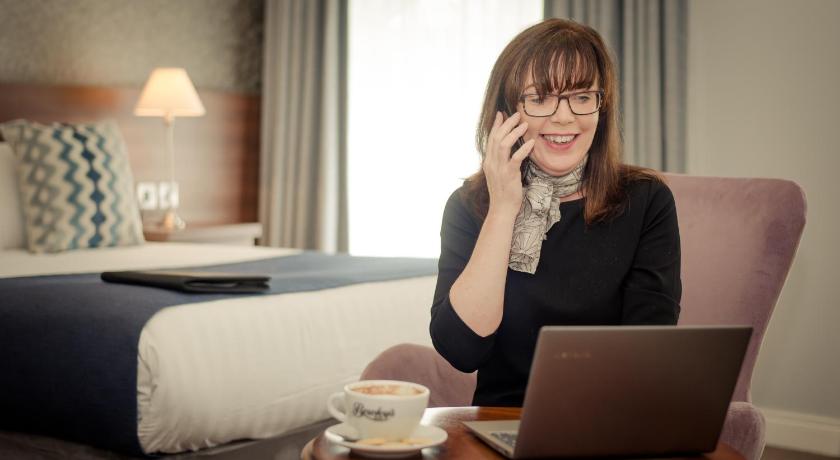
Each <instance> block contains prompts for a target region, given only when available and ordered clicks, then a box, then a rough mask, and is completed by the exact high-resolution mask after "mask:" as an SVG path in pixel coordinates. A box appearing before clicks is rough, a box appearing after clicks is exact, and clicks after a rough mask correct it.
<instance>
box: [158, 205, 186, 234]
mask: <svg viewBox="0 0 840 460" xmlns="http://www.w3.org/2000/svg"><path fill="white" fill-rule="evenodd" d="M158 225H159V226H160V228H162V229H164V230H167V231H177V230H183V229H185V228H187V223H186V222H184V219H181V217H180V216H179V215H178V213H177V212H176V211H175V210H174V209H167V210H166V214H164V215H163V219H162V220H161V221H160V224H158Z"/></svg>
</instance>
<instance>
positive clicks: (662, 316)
mask: <svg viewBox="0 0 840 460" xmlns="http://www.w3.org/2000/svg"><path fill="white" fill-rule="evenodd" d="M584 200H585V199H579V200H575V201H568V202H564V203H561V204H560V211H561V215H562V217H561V219H560V221H559V222H558V223H556V224H554V226H553V227H551V229H550V230H549V231H548V236H547V239H545V240H544V241H543V244H542V250H541V253H540V261H539V265H538V266H537V271H536V273H534V274H533V275H531V274H528V273H522V272H517V271H513V270H510V269H508V272H507V282H506V284H505V298H504V314H503V317H502V322H501V325H500V326H499V328H498V329H497V330H496V331H495V332H494V333H493V334H491V335H489V336H487V337H481V336H479V335H478V334H476V333H475V332H473V330H472V329H470V328H469V326H467V325H466V324H465V323H464V322H463V321H462V320H461V318H460V317H459V316H458V314H457V313H456V312H455V310H454V309H453V308H452V303H451V302H450V301H449V290H450V288H451V287H452V284H453V283H454V282H455V280H456V279H457V278H458V276H459V275H460V274H461V272H462V271H463V270H464V267H465V266H466V264H467V261H468V260H469V258H470V256H471V254H472V251H473V248H474V247H475V243H476V240H477V239H478V234H479V231H480V230H481V225H482V220H481V219H479V218H478V217H477V216H476V215H475V213H474V212H472V211H471V210H470V209H469V208H468V205H467V203H465V202H464V201H463V199H462V197H461V193H460V189H459V190H456V191H455V193H453V194H452V196H450V197H449V201H448V202H447V203H446V209H445V210H444V213H443V225H442V228H441V254H440V261H439V273H438V279H437V287H436V289H435V296H434V303H433V305H432V320H431V324H430V332H431V336H432V342H433V343H434V346H435V348H436V349H437V350H438V352H439V353H440V354H441V355H442V356H443V357H445V358H446V359H447V360H448V361H449V362H450V363H451V364H452V365H453V366H454V367H456V368H457V369H459V370H461V371H463V372H472V371H475V370H478V385H477V387H476V390H475V395H474V397H473V404H475V405H481V406H521V405H522V402H523V400H524V396H525V386H526V384H527V381H528V374H529V371H530V367H531V360H532V358H533V355H534V348H535V347H536V341H537V334H538V333H539V330H540V328H541V327H542V326H545V325H618V324H676V322H677V318H678V317H679V312H680V306H679V301H680V295H681V282H680V236H679V229H678V227H677V212H676V208H675V206H674V197H673V195H672V194H671V191H670V189H668V187H667V186H666V185H665V184H663V183H660V182H658V181H652V180H641V181H637V182H635V183H633V184H631V185H629V186H628V199H627V206H626V208H625V210H624V212H623V213H621V214H620V215H618V216H617V217H614V218H613V219H611V220H609V221H608V222H602V223H597V224H594V225H592V226H590V227H588V228H587V227H586V225H585V222H584V216H583V209H584Z"/></svg>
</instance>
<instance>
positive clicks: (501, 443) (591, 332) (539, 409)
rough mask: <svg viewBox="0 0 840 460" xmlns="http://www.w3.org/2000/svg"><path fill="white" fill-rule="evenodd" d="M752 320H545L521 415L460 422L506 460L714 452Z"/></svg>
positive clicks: (535, 352) (661, 455)
mask: <svg viewBox="0 0 840 460" xmlns="http://www.w3.org/2000/svg"><path fill="white" fill-rule="evenodd" d="M751 335H752V327H749V326H696V327H695V326H679V327H675V326H598V327H579V326H572V327H564V326H546V327H543V328H542V329H541V330H540V334H539V337H538V339H537V346H536V350H535V351H534V359H533V362H532V365H531V374H530V377H529V378H528V386H527V388H526V390H525V402H524V405H523V407H522V417H521V420H503V421H476V422H463V423H464V425H466V426H467V428H469V429H470V430H471V431H473V432H474V433H475V434H476V435H477V436H478V437H479V438H481V439H482V440H483V441H485V442H486V443H488V444H489V445H490V446H492V447H493V448H494V449H496V450H498V451H499V452H501V453H502V454H503V455H505V456H506V457H508V458H537V457H555V458H569V457H600V456H622V457H642V456H646V457H668V456H680V455H695V454H700V453H704V452H711V451H713V450H715V448H716V447H717V442H718V438H719V436H720V432H721V429H722V427H723V421H724V418H725V417H726V412H727V409H728V407H729V402H730V400H731V398H732V393H733V391H734V390H735V384H736V383H737V381H738V375H739V373H740V370H741V362H742V361H743V359H744V354H745V352H746V349H747V345H748V344H749V341H750V336H751Z"/></svg>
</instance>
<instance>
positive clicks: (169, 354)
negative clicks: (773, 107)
mask: <svg viewBox="0 0 840 460" xmlns="http://www.w3.org/2000/svg"><path fill="white" fill-rule="evenodd" d="M295 252H296V251H292V250H287V249H268V248H248V247H231V246H211V245H191V244H176V243H147V244H146V245H143V246H139V247H127V248H109V249H97V250H84V251H73V252H67V253H60V254H42V255H32V254H28V253H26V252H25V251H0V277H8V276H28V275H46V274H55V273H71V272H95V271H102V270H120V269H130V268H136V269H140V268H158V267H160V268H163V267H177V266H189V265H207V264H216V263H226V262H236V261H244V260H255V259H260V258H264V257H277V256H284V255H289V254H293V253H295ZM434 283H435V277H434V276H429V277H419V278H411V279H405V280H396V281H386V282H376V283H364V284H356V285H350V286H345V287H340V288H333V289H325V290H321V291H314V292H300V293H291V294H282V295H274V296H258V297H245V298H238V299H222V300H217V301H212V302H202V303H193V304H187V305H180V306H176V307H169V308H165V309H163V310H161V311H160V312H158V313H157V314H155V315H154V316H153V317H152V318H151V319H150V320H149V321H148V322H147V323H146V326H145V327H144V328H143V331H142V332H141V334H140V342H139V349H138V350H139V356H138V374H137V379H138V381H137V393H138V398H137V404H138V415H139V423H138V436H139V439H140V444H141V446H142V447H143V449H144V451H146V452H147V453H152V452H167V453H172V452H181V451H184V450H195V449H200V448H204V447H211V446H214V445H218V444H222V443H225V442H228V441H231V440H235V439H243V438H264V437H270V436H275V435H279V434H283V433H285V432H287V431H290V430H293V429H295V428H297V427H300V426H304V425H307V424H310V423H313V422H316V421H319V420H324V419H327V418H329V416H328V414H327V411H326V408H325V401H326V398H327V396H328V395H329V394H330V393H332V392H334V391H338V390H339V389H340V388H341V387H342V386H343V385H344V384H346V383H348V382H352V381H354V380H356V379H358V377H359V374H360V372H361V370H362V369H363V368H364V366H365V365H366V364H367V363H368V362H369V361H370V360H371V359H372V358H373V357H374V356H376V354H378V353H379V352H380V351H382V350H384V349H385V348H387V347H389V346H391V345H394V344H397V343H401V342H412V343H419V344H425V345H429V344H430V339H429V334H428V320H429V307H430V305H431V302H432V295H433V291H434Z"/></svg>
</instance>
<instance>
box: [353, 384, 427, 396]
mask: <svg viewBox="0 0 840 460" xmlns="http://www.w3.org/2000/svg"><path fill="white" fill-rule="evenodd" d="M352 390H353V391H355V392H356V393H361V394H365V395H389V396H417V395H419V394H421V393H423V392H422V391H421V390H419V389H417V388H414V387H411V386H408V385H364V386H360V387H354V388H352Z"/></svg>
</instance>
